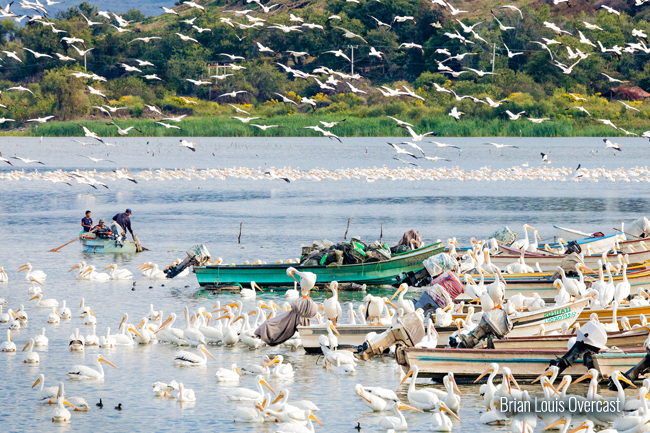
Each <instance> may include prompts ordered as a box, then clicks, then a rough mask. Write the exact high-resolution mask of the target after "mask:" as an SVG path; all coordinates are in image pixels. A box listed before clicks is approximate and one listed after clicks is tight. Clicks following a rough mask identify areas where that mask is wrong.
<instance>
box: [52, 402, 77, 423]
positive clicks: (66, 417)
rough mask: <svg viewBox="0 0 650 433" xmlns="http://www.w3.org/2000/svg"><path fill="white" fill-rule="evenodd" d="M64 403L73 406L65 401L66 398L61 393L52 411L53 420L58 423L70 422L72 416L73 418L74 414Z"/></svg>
mask: <svg viewBox="0 0 650 433" xmlns="http://www.w3.org/2000/svg"><path fill="white" fill-rule="evenodd" d="M64 404H67V405H68V406H72V405H71V404H70V403H68V402H67V401H65V398H64V397H63V396H62V395H59V398H58V399H57V405H56V409H54V410H53V411H52V422H56V423H65V422H70V418H72V415H71V414H70V411H69V410H68V409H66V408H65V406H64Z"/></svg>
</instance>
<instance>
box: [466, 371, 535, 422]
mask: <svg viewBox="0 0 650 433" xmlns="http://www.w3.org/2000/svg"><path fill="white" fill-rule="evenodd" d="M488 373H489V374H490V375H489V376H488V380H487V384H486V385H485V388H484V390H485V391H484V393H483V403H484V404H485V410H490V402H491V401H492V398H493V397H494V394H496V392H497V387H496V386H495V385H494V378H495V377H496V376H497V374H499V364H497V363H496V362H493V363H491V364H490V366H489V367H488V368H487V370H485V371H484V372H483V373H481V375H480V376H479V377H477V378H476V380H475V381H474V383H476V382H478V381H479V380H481V379H482V378H483V377H484V376H485V375H486V374H488ZM536 380H537V379H536ZM481 388H483V386H481Z"/></svg>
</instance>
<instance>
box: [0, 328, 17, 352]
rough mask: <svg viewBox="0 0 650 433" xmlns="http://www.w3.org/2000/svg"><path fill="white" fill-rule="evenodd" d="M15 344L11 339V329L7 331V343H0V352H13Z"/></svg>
mask: <svg viewBox="0 0 650 433" xmlns="http://www.w3.org/2000/svg"><path fill="white" fill-rule="evenodd" d="M15 351H16V343H14V341H13V338H12V337H11V329H7V341H3V342H2V343H0V352H15Z"/></svg>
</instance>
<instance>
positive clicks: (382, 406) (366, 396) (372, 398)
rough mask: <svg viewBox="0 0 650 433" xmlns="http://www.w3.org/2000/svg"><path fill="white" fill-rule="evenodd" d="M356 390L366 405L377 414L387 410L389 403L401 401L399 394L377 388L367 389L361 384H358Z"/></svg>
mask: <svg viewBox="0 0 650 433" xmlns="http://www.w3.org/2000/svg"><path fill="white" fill-rule="evenodd" d="M355 390H356V392H357V394H359V396H360V397H361V398H362V399H363V402H364V404H365V405H366V406H368V407H369V408H370V409H372V410H373V411H375V412H383V411H384V410H386V408H387V406H388V403H389V402H391V401H392V402H397V401H399V399H398V398H397V394H395V392H394V391H391V390H384V389H383V388H375V387H369V388H365V387H363V386H362V385H361V384H357V385H356V386H355ZM379 390H381V391H384V392H381V391H379Z"/></svg>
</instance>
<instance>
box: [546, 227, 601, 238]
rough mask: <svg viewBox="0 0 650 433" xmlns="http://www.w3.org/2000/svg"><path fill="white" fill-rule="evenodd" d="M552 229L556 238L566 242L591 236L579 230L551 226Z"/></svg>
mask: <svg viewBox="0 0 650 433" xmlns="http://www.w3.org/2000/svg"><path fill="white" fill-rule="evenodd" d="M553 228H554V229H555V231H556V232H557V234H558V237H561V238H562V239H564V240H565V241H567V242H570V241H577V240H579V239H585V238H590V237H591V236H592V233H585V232H581V231H579V230H573V229H567V228H564V227H559V226H553Z"/></svg>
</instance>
